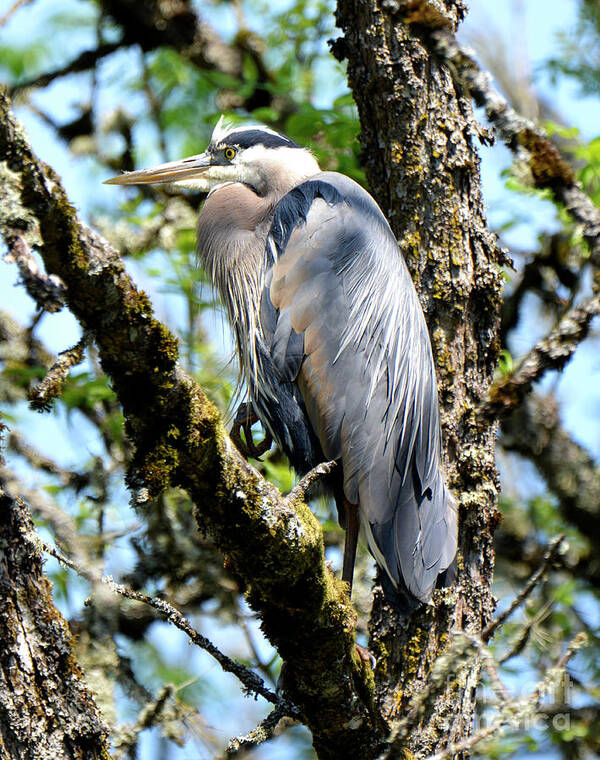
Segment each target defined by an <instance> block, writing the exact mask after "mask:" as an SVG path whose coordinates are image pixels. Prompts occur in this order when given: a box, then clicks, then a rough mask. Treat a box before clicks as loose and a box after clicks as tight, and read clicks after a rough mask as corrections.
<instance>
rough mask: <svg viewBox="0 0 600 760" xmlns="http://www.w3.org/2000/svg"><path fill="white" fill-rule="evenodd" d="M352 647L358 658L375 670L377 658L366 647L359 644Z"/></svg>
mask: <svg viewBox="0 0 600 760" xmlns="http://www.w3.org/2000/svg"><path fill="white" fill-rule="evenodd" d="M354 648H355V649H356V653H357V654H358V656H359V657H360V659H361V660H362V661H363V662H368V663H369V665H370V666H371V670H375V668H376V667H377V660H376V659H375V657H374V655H373V654H372V653H371V652H369V650H368V649H367V648H366V647H362V646H361V645H360V644H355V645H354Z"/></svg>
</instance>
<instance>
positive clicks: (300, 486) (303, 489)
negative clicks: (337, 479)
mask: <svg viewBox="0 0 600 760" xmlns="http://www.w3.org/2000/svg"><path fill="white" fill-rule="evenodd" d="M336 465H337V462H336V461H335V460H332V461H330V462H321V464H318V465H317V466H316V467H313V469H312V470H310V471H309V472H307V473H306V475H305V476H304V477H303V478H302V479H301V480H300V482H299V483H297V484H296V485H295V486H294V487H293V488H292V490H291V491H290V492H289V494H288V495H287V496H286V497H285V501H286V502H287V504H293V503H294V502H295V501H297V500H298V499H303V498H304V497H305V496H306V493H307V492H308V491H309V490H310V488H311V487H312V486H313V485H314V484H315V483H316V482H317V481H318V480H320V479H321V478H323V477H324V476H325V475H329V473H330V472H333V470H334V469H335V467H336Z"/></svg>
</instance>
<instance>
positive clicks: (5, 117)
mask: <svg viewBox="0 0 600 760" xmlns="http://www.w3.org/2000/svg"><path fill="white" fill-rule="evenodd" d="M0 159H3V160H5V161H6V162H7V164H8V165H9V166H10V171H8V172H5V182H4V183H3V184H2V185H0V195H1V194H2V193H3V192H7V191H10V192H12V193H13V201H18V202H14V203H13V208H15V212H18V213H19V214H20V217H21V218H22V219H25V218H27V216H26V214H25V213H24V210H23V208H19V203H20V204H21V205H22V206H23V207H26V208H27V209H29V213H30V215H33V216H34V217H35V218H36V221H37V224H38V225H39V231H40V235H41V242H42V245H41V255H42V258H43V260H44V263H45V265H46V268H47V270H48V271H49V272H52V273H56V274H58V275H59V276H60V277H61V279H62V280H63V282H64V283H65V284H66V286H67V295H66V302H67V305H68V307H69V308H70V310H71V311H72V312H73V314H74V315H75V316H76V317H77V319H78V320H79V321H80V323H81V324H82V327H83V328H84V329H85V330H87V331H88V332H89V334H90V336H91V337H93V339H94V340H95V342H96V344H97V346H98V351H99V355H100V358H101V363H102V366H103V369H104V371H105V372H107V374H108V375H109V376H110V377H111V381H112V384H113V387H114V390H115V392H116V394H117V396H118V398H119V400H120V402H121V404H122V406H123V411H124V415H125V425H126V432H127V435H128V437H129V439H130V440H131V442H132V444H133V445H134V447H135V452H134V454H133V457H132V463H131V466H130V469H129V472H128V476H127V481H128V484H129V486H130V487H131V488H132V489H134V490H136V491H141V490H142V489H147V491H148V493H149V494H151V495H153V496H155V495H157V494H159V493H160V492H161V491H163V490H164V489H165V488H166V487H167V486H169V485H175V486H179V487H182V488H185V489H186V490H187V491H188V493H189V494H190V497H191V498H192V500H193V502H194V503H195V505H196V518H197V521H198V523H199V525H200V526H201V527H202V529H203V530H208V531H210V533H211V535H212V537H213V538H214V541H215V543H216V544H217V546H218V547H219V548H220V549H221V550H222V551H223V552H224V553H225V554H226V555H227V561H228V563H229V564H230V566H231V567H232V569H233V570H234V572H235V573H236V575H237V576H238V577H239V578H240V579H242V581H243V582H245V583H246V584H247V588H248V590H247V599H248V602H249V603H250V605H251V606H252V607H253V608H254V609H255V610H256V611H257V612H258V613H259V614H260V616H261V618H262V627H263V631H264V632H265V634H266V635H267V637H268V638H269V639H270V641H271V642H272V643H273V644H274V646H275V647H276V648H277V649H278V651H279V653H280V655H281V656H282V658H283V659H284V660H285V661H286V664H287V668H286V682H285V689H286V693H287V694H288V695H289V698H290V699H291V700H292V701H293V702H294V703H295V704H297V705H298V706H299V707H300V710H301V712H302V718H303V720H304V721H305V722H306V724H307V725H308V726H309V728H310V729H311V730H312V732H313V738H314V742H315V747H316V749H317V752H318V753H320V756H322V757H324V758H327V757H337V756H340V754H345V755H346V756H350V755H358V756H361V757H364V758H369V757H373V756H374V755H375V754H376V753H377V752H378V748H379V746H380V743H381V733H380V728H379V724H378V721H377V718H376V717H375V716H374V713H373V710H372V694H373V691H372V689H373V681H372V675H371V673H370V671H369V670H368V668H367V667H366V666H365V665H364V663H362V662H361V661H360V660H359V659H358V657H357V655H356V653H355V650H354V628H355V616H354V612H353V610H352V607H351V605H350V603H349V601H348V597H347V595H346V593H345V591H344V589H343V586H342V584H340V583H338V582H336V581H335V579H334V578H333V576H332V575H331V572H330V571H329V570H328V569H327V567H326V565H325V560H324V551H323V537H322V531H321V528H320V526H319V523H318V522H317V520H316V518H315V517H314V515H313V514H312V512H311V511H310V509H309V508H308V507H307V506H306V505H305V504H303V503H302V502H296V503H295V504H294V505H293V506H291V505H289V504H288V503H287V502H286V501H285V500H284V499H283V498H282V497H281V494H279V492H278V491H277V489H275V488H274V487H273V486H272V485H271V484H270V483H268V482H267V481H265V480H263V479H262V478H261V477H260V476H259V474H258V473H257V472H256V471H255V470H254V469H253V468H252V467H250V465H248V463H247V462H246V461H245V460H243V459H242V457H241V456H240V455H239V453H238V452H237V451H236V450H235V448H234V447H233V445H232V444H231V442H230V440H229V438H228V437H227V434H226V432H225V429H224V427H223V425H222V423H221V420H220V417H219V414H218V412H217V410H216V409H215V407H214V406H213V405H212V404H211V403H210V402H209V400H208V399H207V398H206V396H205V395H204V393H203V392H202V390H201V389H200V388H199V387H198V386H197V385H196V384H195V383H194V382H193V381H192V380H191V379H190V378H189V377H188V376H186V375H185V373H184V372H183V371H182V370H181V369H180V368H179V366H178V364H177V341H176V340H175V338H174V337H173V336H172V335H171V333H170V332H169V331H168V330H167V328H166V327H165V326H164V325H162V324H161V323H160V322H158V321H157V320H156V319H155V318H154V315H153V312H152V308H151V305H150V302H149V299H148V297H147V296H146V295H145V294H144V293H143V292H141V291H139V290H138V289H137V288H136V286H135V285H134V283H133V282H132V281H131V279H130V278H129V276H128V275H127V273H126V271H125V268H124V266H123V263H122V261H121V259H120V258H119V256H118V254H117V252H116V251H115V250H114V249H112V248H111V247H110V246H109V245H108V244H107V243H106V241H104V240H103V239H102V238H100V236H99V235H97V234H96V233H94V232H93V231H92V230H90V229H89V228H88V227H86V226H85V225H84V224H83V223H82V222H81V221H80V220H79V219H78V217H77V214H76V212H75V210H74V208H73V207H72V206H71V205H70V204H69V202H68V200H67V198H66V196H65V193H64V191H63V189H62V187H61V184H60V180H59V178H58V177H57V176H56V174H54V172H53V171H52V170H51V169H50V168H49V167H47V166H46V165H44V164H43V163H41V162H40V161H39V160H38V159H37V158H36V156H35V155H34V154H33V152H32V150H31V148H30V146H29V144H28V142H27V139H26V137H25V134H24V132H23V129H22V127H21V126H20V125H19V124H18V122H16V120H15V119H14V117H13V116H12V114H11V112H10V109H9V103H8V99H7V98H6V97H5V96H3V95H1V94H0ZM7 188H8V189H7ZM0 201H1V198H0ZM1 205H2V204H1V203H0V207H1ZM8 216H9V217H10V214H8ZM8 221H11V220H10V219H9V220H8ZM5 224H6V222H5ZM140 508H142V507H140ZM348 725H352V726H353V730H352V731H349V730H348Z"/></svg>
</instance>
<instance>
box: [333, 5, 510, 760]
mask: <svg viewBox="0 0 600 760" xmlns="http://www.w3.org/2000/svg"><path fill="white" fill-rule="evenodd" d="M463 12H464V6H463V4H462V3H461V2H455V1H454V0H445V2H431V3H425V2H389V1H388V2H386V0H382V1H381V2H370V3H360V2H356V1H355V0H339V4H338V11H337V21H338V26H339V27H340V28H341V29H342V30H343V32H344V37H343V38H342V39H341V40H338V41H337V42H336V43H334V48H333V49H334V54H336V55H337V56H338V57H340V58H342V57H343V58H346V59H347V61H348V76H349V82H350V85H351V87H352V91H353V94H354V97H355V100H356V102H357V105H358V110H359V115H360V120H361V142H362V147H363V163H364V165H365V167H366V172H367V178H368V181H369V185H370V188H371V190H372V192H373V194H374V195H375V197H376V199H377V200H378V202H379V204H380V205H381V207H382V208H383V210H384V212H385V213H386V215H387V217H388V219H389V220H390V223H391V225H392V228H393V230H394V232H395V234H396V236H397V238H398V240H399V242H400V245H401V248H402V250H403V252H404V253H405V256H406V259H407V261H408V263H409V266H410V268H411V272H412V274H413V277H414V279H415V282H416V284H417V288H418V290H419V293H420V296H421V300H422V303H423V306H424V308H425V311H426V314H427V318H428V324H429V329H430V334H431V337H432V344H433V351H434V356H435V360H436V366H437V373H438V380H439V387H440V401H441V406H442V415H443V426H444V442H445V452H446V464H447V475H448V481H449V483H450V485H451V486H452V487H453V488H454V490H455V492H456V493H457V496H458V498H459V500H460V507H461V508H460V518H461V529H460V551H459V572H458V585H457V588H456V589H455V591H454V592H453V593H452V592H448V591H445V592H437V593H436V596H435V597H434V605H433V606H428V607H426V608H425V609H423V610H422V611H420V612H417V613H416V614H414V615H413V616H411V618H410V619H409V621H408V622H407V623H404V624H399V622H398V621H397V620H396V619H395V617H394V614H393V612H391V611H390V610H389V609H388V608H387V607H386V606H385V605H384V603H383V600H382V597H381V595H377V596H376V598H375V603H374V607H373V613H372V619H371V626H370V629H371V644H370V648H371V649H372V651H373V652H374V654H375V656H376V657H377V659H378V664H377V670H376V674H375V679H376V689H377V696H378V703H379V706H380V708H381V709H382V711H383V714H384V715H385V716H386V718H387V719H388V721H391V722H393V720H394V719H395V718H399V717H400V716H406V714H407V711H409V710H410V708H411V705H412V706H414V705H415V700H418V701H419V702H420V708H419V710H418V711H417V714H415V715H412V716H411V718H410V721H409V723H408V724H405V726H404V730H403V731H400V732H399V735H398V737H397V740H396V741H395V743H394V749H393V750H392V752H391V753H390V756H398V757H399V756H401V753H402V752H407V751H410V753H412V754H411V755H410V757H415V758H422V757H426V756H427V755H429V754H430V753H432V752H433V751H435V750H439V749H441V748H443V747H444V746H446V745H447V743H448V742H451V743H455V742H457V741H458V740H460V739H462V738H464V737H465V736H466V735H468V733H469V732H470V727H471V719H472V716H473V710H474V699H475V686H476V683H477V679H478V666H477V663H476V662H472V661H471V662H469V663H467V664H466V665H464V664H463V665H461V666H460V667H458V668H457V669H456V670H454V671H453V672H451V673H448V674H447V678H446V681H445V682H443V683H439V684H437V686H435V688H433V689H432V688H431V686H432V684H431V683H430V676H431V670H432V667H433V663H434V661H435V659H436V658H438V657H439V655H440V653H442V652H443V651H444V650H445V649H446V647H447V646H448V643H449V642H450V641H451V632H452V631H453V630H457V629H458V630H460V629H464V630H468V631H471V632H477V631H480V630H481V628H482V627H483V626H484V625H485V624H486V622H488V621H489V619H490V616H491V614H492V611H493V604H494V603H493V599H492V596H491V593H490V580H491V575H492V569H493V551H492V532H493V528H494V525H495V523H496V522H497V511H496V487H497V480H496V479H497V474H496V470H495V465H494V440H495V426H494V425H490V424H487V425H485V426H481V425H479V424H478V422H477V418H476V408H477V406H478V404H479V403H480V401H481V399H482V398H483V397H484V395H485V394H486V391H487V389H488V387H489V385H490V382H491V379H492V373H493V370H494V366H495V363H496V356H497V350H498V334H499V333H498V329H499V307H500V293H501V278H500V270H499V250H498V248H497V246H496V243H495V239H494V237H493V236H492V235H491V234H490V233H489V232H488V230H487V228H486V220H485V216H484V211H483V204H482V199H481V191H480V178H479V159H478V156H477V152H476V149H475V145H474V138H475V137H476V136H479V135H483V132H482V131H481V130H480V128H479V127H478V125H477V124H476V123H475V121H474V118H473V113H472V109H471V105H470V103H469V101H468V100H467V99H466V98H465V97H463V95H462V93H461V92H459V91H457V89H456V86H455V83H454V82H453V79H452V75H451V72H450V71H449V69H448V67H446V66H445V65H444V63H443V61H442V60H440V59H439V58H438V57H437V56H435V55H433V54H432V51H431V46H430V44H429V41H430V40H429V35H430V34H431V32H432V31H433V30H435V29H438V28H446V29H455V27H456V26H457V24H458V22H459V21H460V20H461V18H462V15H463ZM428 689H429V690H430V692H431V693H429V694H428V695H427V697H426V698H424V697H423V694H424V693H427V692H428Z"/></svg>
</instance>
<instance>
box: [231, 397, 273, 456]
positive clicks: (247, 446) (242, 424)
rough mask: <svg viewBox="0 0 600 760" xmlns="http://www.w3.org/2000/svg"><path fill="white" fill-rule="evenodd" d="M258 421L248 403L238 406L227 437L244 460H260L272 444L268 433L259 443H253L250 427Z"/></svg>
mask: <svg viewBox="0 0 600 760" xmlns="http://www.w3.org/2000/svg"><path fill="white" fill-rule="evenodd" d="M258 421H259V420H258V417H257V416H256V412H255V411H254V407H253V406H252V404H251V403H250V402H249V401H245V402H243V403H242V404H240V405H239V407H238V410H237V413H236V415H235V419H234V421H233V425H232V427H231V432H230V434H229V435H230V436H231V440H232V441H233V442H234V443H235V445H236V446H237V448H238V450H239V451H240V452H241V454H243V456H244V457H245V458H246V459H248V458H249V457H252V458H253V459H260V457H261V456H262V455H263V454H264V453H265V452H267V451H268V450H269V449H270V448H271V445H272V443H273V438H272V436H271V434H270V433H269V432H268V431H267V433H266V434H265V437H264V438H263V440H262V441H260V443H258V444H255V443H254V437H253V435H252V425H254V424H256V423H257V422H258ZM242 430H243V431H244V439H245V441H244V440H242V436H241V431H242Z"/></svg>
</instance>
